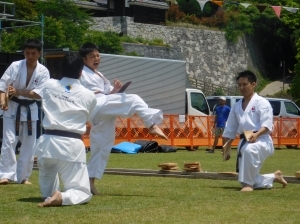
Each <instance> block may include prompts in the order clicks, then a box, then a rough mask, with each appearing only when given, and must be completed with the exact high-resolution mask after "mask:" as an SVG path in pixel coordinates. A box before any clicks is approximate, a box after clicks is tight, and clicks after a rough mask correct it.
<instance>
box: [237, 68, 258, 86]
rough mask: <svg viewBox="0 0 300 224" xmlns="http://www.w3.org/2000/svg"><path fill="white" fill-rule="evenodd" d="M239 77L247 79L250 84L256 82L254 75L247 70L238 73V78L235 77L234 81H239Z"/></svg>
mask: <svg viewBox="0 0 300 224" xmlns="http://www.w3.org/2000/svg"><path fill="white" fill-rule="evenodd" d="M241 77H245V78H248V80H249V82H250V83H253V82H256V81H257V78H256V75H255V74H254V73H253V72H251V71H249V70H246V71H243V72H240V73H239V74H238V76H237V77H236V81H239V79H240V78H241Z"/></svg>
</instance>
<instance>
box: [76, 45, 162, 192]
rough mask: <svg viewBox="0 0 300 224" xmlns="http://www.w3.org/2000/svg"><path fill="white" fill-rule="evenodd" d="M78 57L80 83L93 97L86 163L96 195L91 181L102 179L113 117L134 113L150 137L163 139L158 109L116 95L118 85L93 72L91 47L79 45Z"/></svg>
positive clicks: (97, 58) (93, 48) (133, 97)
mask: <svg viewBox="0 0 300 224" xmlns="http://www.w3.org/2000/svg"><path fill="white" fill-rule="evenodd" d="M79 54H80V55H81V57H82V58H83V61H84V64H85V66H84V68H83V72H82V76H81V78H80V82H81V83H82V85H83V86H85V87H86V88H88V89H90V90H92V91H93V92H94V93H95V94H96V98H97V106H96V107H95V110H94V113H93V115H92V121H91V123H92V129H91V131H90V149H91V158H90V160H89V163H88V171H89V177H90V184H91V192H92V193H93V194H94V195H97V194H99V193H98V191H97V190H96V188H95V185H94V181H95V178H97V179H100V178H101V177H102V175H103V173H104V170H105V167H106V164H107V162H108V157H109V154H110V151H111V149H112V147H113V144H114V140H115V119H116V117H118V116H122V117H130V116H132V115H134V114H137V115H138V116H139V117H141V118H142V120H143V121H144V124H145V126H146V127H147V128H148V129H149V132H150V133H151V134H156V135H158V136H160V137H162V138H164V139H167V137H166V136H165V135H164V133H163V132H162V130H161V129H160V128H159V127H158V126H157V124H159V123H161V122H162V120H163V114H162V111H161V110H158V109H152V108H149V107H148V105H147V104H146V103H145V102H144V100H143V99H141V98H140V97H139V96H138V95H135V94H125V93H117V92H118V90H119V89H120V88H121V87H122V83H121V82H120V81H119V80H118V79H115V80H114V82H113V86H112V85H111V83H110V82H109V80H107V79H106V78H105V77H104V76H103V75H102V74H101V73H100V72H99V71H97V69H98V66H99V64H100V53H99V51H98V48H97V46H96V45H95V44H93V43H85V44H83V45H82V46H81V48H80V50H79Z"/></svg>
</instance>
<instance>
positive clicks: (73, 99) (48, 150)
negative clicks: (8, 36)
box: [35, 77, 96, 205]
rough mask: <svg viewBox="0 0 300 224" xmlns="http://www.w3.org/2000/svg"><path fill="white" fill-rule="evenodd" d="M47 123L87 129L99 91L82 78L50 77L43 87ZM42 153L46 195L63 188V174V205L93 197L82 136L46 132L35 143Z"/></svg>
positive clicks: (41, 172)
mask: <svg viewBox="0 0 300 224" xmlns="http://www.w3.org/2000/svg"><path fill="white" fill-rule="evenodd" d="M42 93H43V110H44V114H45V117H44V119H43V127H44V128H45V129H46V130H62V131H69V132H74V133H79V134H84V133H85V132H86V123H87V121H88V119H89V117H90V113H91V112H92V110H93V109H94V107H95V105H96V98H95V94H94V93H93V92H92V91H89V90H88V89H86V88H84V87H83V86H82V85H81V84H80V82H79V80H77V79H71V78H66V77H65V78H62V79H61V80H60V81H58V80H54V79H50V80H49V81H48V82H47V83H46V84H45V88H44V90H43V92H42ZM35 155H36V156H37V157H38V166H39V182H40V190H41V193H42V197H43V198H46V197H49V196H51V195H52V194H53V193H54V192H55V191H57V190H59V178H58V175H57V174H59V175H60V178H61V181H62V183H63V186H64V190H65V192H62V193H61V194H62V205H76V204H82V203H86V202H88V201H90V200H91V198H92V194H91V192H90V183H89V176H88V171H87V167H86V152H85V146H84V143H83V141H82V140H81V139H76V138H68V137H62V136H56V135H46V134H44V135H42V136H41V137H40V138H39V139H38V141H37V143H36V146H35Z"/></svg>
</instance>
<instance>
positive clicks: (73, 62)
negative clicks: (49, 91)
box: [61, 52, 84, 79]
mask: <svg viewBox="0 0 300 224" xmlns="http://www.w3.org/2000/svg"><path fill="white" fill-rule="evenodd" d="M83 65H84V64H83V60H82V58H81V56H80V55H79V54H78V53H75V52H70V53H67V54H66V55H65V56H64V57H63V60H62V68H61V71H62V75H61V76H62V77H67V78H72V79H79V78H80V75H81V71H82V69H83Z"/></svg>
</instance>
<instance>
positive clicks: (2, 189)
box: [0, 149, 300, 224]
mask: <svg viewBox="0 0 300 224" xmlns="http://www.w3.org/2000/svg"><path fill="white" fill-rule="evenodd" d="M235 153H236V151H235V150H234V151H233V155H232V156H233V158H234V156H235V155H236V154H235ZM89 155H90V153H88V157H89ZM299 159H300V150H292V149H291V150H276V152H275V154H274V156H272V157H270V158H269V159H268V160H267V161H266V163H265V164H264V166H263V169H262V173H270V172H274V171H275V170H277V169H281V170H282V171H283V173H284V174H285V175H288V176H293V175H294V173H295V171H297V170H300V164H299V161H300V160H299ZM184 161H200V163H201V166H202V169H203V170H207V171H211V172H220V171H234V166H235V161H234V159H232V160H230V161H228V162H222V161H221V154H220V151H216V153H215V154H205V152H204V150H198V151H196V152H189V151H186V150H179V151H177V152H176V153H155V154H146V153H145V154H135V155H127V154H111V155H110V159H109V163H108V168H132V169H134V168H139V169H155V170H158V168H159V167H158V166H157V165H158V164H159V163H162V162H177V163H178V165H179V166H180V168H181V169H182V167H183V163H184ZM31 181H32V183H33V185H17V184H9V185H5V186H0V194H1V204H0V223H120V224H121V223H122V224H123V223H166V224H169V223H170V224H171V223H299V217H300V215H299V214H300V201H299V197H298V196H299V190H300V186H299V184H289V185H288V186H287V188H286V189H282V187H281V185H279V184H275V185H274V188H273V189H272V190H257V191H254V192H252V193H241V192H239V190H240V185H239V184H238V182H237V181H232V180H208V179H188V178H168V177H141V176H121V175H108V174H105V175H104V177H103V179H102V180H100V181H99V180H98V181H96V186H97V188H98V190H99V191H100V192H101V193H102V196H94V197H93V198H92V200H91V202H90V203H89V204H86V205H79V206H66V207H55V208H38V207H36V205H37V203H39V202H40V201H41V199H40V192H39V186H38V171H37V170H34V171H33V174H32V177H31Z"/></svg>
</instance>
